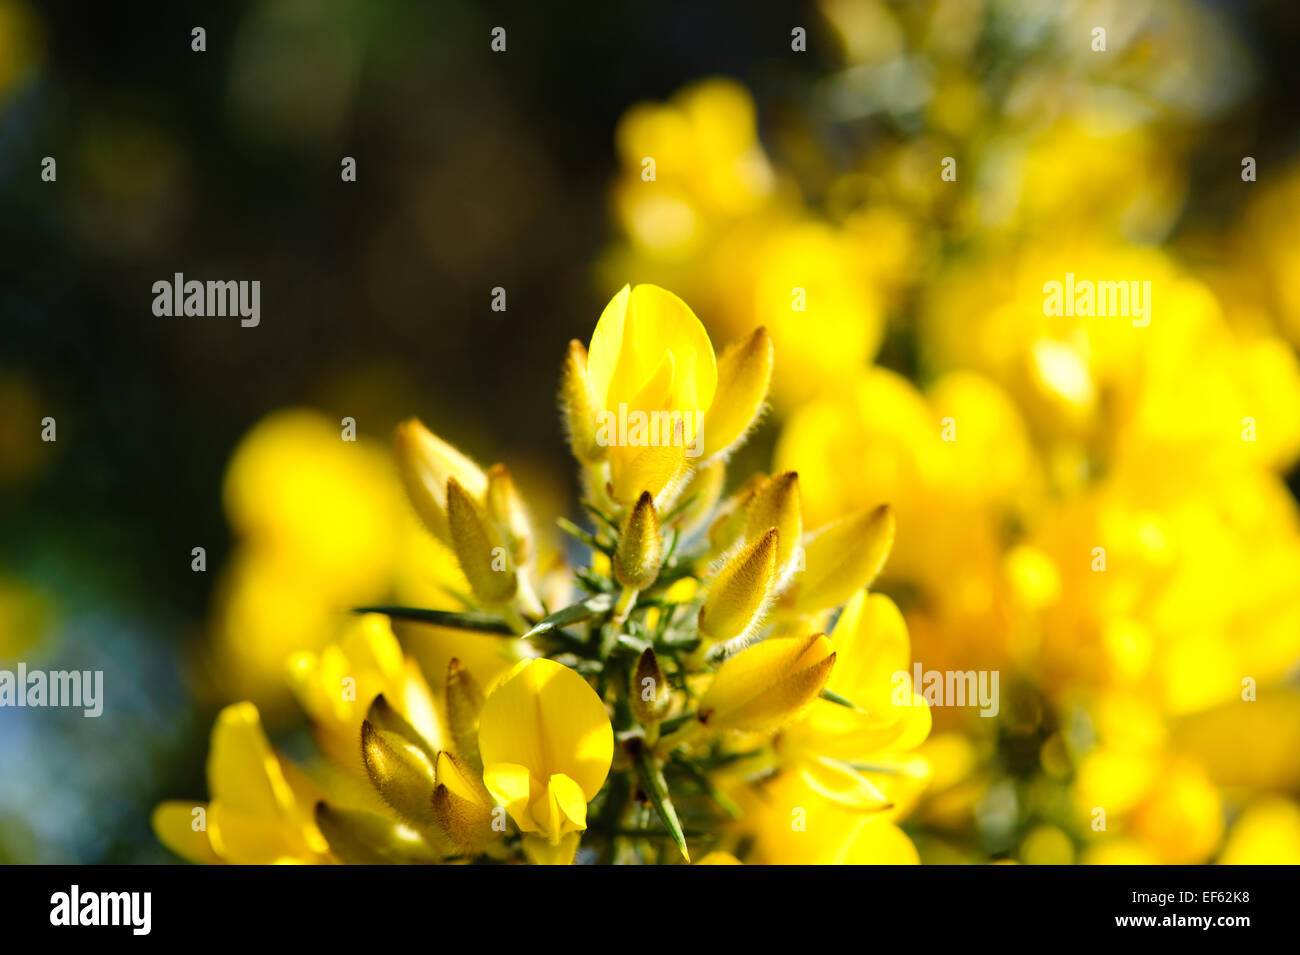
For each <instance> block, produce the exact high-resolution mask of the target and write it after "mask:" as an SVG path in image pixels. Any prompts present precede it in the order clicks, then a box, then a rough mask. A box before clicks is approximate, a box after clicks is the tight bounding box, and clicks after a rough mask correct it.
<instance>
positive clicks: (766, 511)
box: [745, 471, 803, 576]
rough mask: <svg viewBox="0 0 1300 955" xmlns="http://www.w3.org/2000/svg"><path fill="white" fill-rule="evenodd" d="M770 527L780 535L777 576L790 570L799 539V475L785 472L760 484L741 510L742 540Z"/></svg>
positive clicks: (800, 528)
mask: <svg viewBox="0 0 1300 955" xmlns="http://www.w3.org/2000/svg"><path fill="white" fill-rule="evenodd" d="M773 527H775V528H776V529H777V531H779V532H780V535H781V538H780V540H781V544H780V546H779V547H778V548H777V551H776V566H777V574H778V576H779V575H781V574H784V573H785V569H786V568H787V567H789V566H790V559H791V557H792V556H793V554H794V549H795V548H796V547H798V546H799V541H800V539H801V538H802V536H803V516H802V512H801V511H800V505H799V475H798V474H797V473H795V472H794V471H786V472H785V473H784V474H778V475H776V477H773V478H771V479H769V480H767V481H766V482H764V483H763V485H762V486H761V487H760V488H759V489H758V490H757V492H755V494H754V496H753V497H751V498H750V501H749V506H748V507H747V508H746V509H745V539H746V540H754V539H755V538H757V537H758V536H759V535H760V534H764V533H766V532H767V531H768V529H769V528H773Z"/></svg>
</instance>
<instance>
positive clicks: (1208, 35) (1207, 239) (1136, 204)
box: [604, 0, 1300, 863]
mask: <svg viewBox="0 0 1300 955" xmlns="http://www.w3.org/2000/svg"><path fill="white" fill-rule="evenodd" d="M821 6H822V9H823V12H824V13H825V15H826V19H827V21H828V22H829V25H830V26H831V27H832V28H833V31H834V33H835V35H836V36H837V38H838V39H839V41H840V44H841V48H842V52H843V58H844V68H843V69H842V70H841V71H840V72H838V73H837V74H835V75H833V76H832V77H830V78H828V79H827V80H826V81H824V82H823V83H822V84H820V85H819V86H818V87H817V88H815V89H813V90H810V91H808V96H807V100H806V101H805V102H803V103H801V106H800V109H799V110H797V111H793V113H791V112H789V111H787V114H786V115H782V114H781V113H780V111H779V110H774V115H773V118H770V119H769V122H768V123H767V124H766V125H765V126H764V130H765V132H770V136H768V137H765V138H766V140H767V141H768V142H769V143H770V144H773V145H775V146H776V147H777V148H778V149H779V150H780V151H781V152H780V158H779V159H778V158H776V153H775V151H774V152H772V153H769V152H768V151H767V150H765V149H764V146H763V145H762V144H761V143H760V141H759V137H758V129H759V124H758V122H757V120H756V110H755V107H754V104H753V102H752V100H751V99H750V97H749V95H748V93H747V92H746V91H745V90H744V89H743V88H741V87H740V86H738V85H737V84H736V83H734V82H733V81H730V80H705V81H701V82H697V83H694V84H691V85H690V86H688V87H686V88H684V89H683V90H681V91H680V92H679V93H677V94H676V95H675V96H673V97H672V99H670V100H669V101H667V102H663V103H647V104H642V105H639V106H636V107H634V108H632V109H630V110H629V111H628V112H627V113H626V114H625V116H624V118H623V120H622V122H621V124H620V126H619V131H618V135H617V144H618V147H619V150H620V153H621V155H622V160H623V161H622V173H621V175H620V177H619V179H618V181H617V183H616V184H615V186H614V188H613V190H612V191H611V196H610V202H611V206H612V207H613V210H614V212H615V214H616V216H617V217H618V221H619V222H620V224H621V226H622V231H623V234H622V236H621V237H620V238H619V239H618V240H617V241H616V242H614V243H613V244H612V245H611V247H610V249H609V250H608V251H607V253H606V256H605V260H604V266H605V268H606V269H608V270H609V271H610V272H611V273H613V272H618V273H620V274H621V273H625V272H628V271H634V272H636V274H640V275H646V276H648V277H650V278H652V279H653V280H656V281H668V282H672V283H673V286H674V287H675V288H679V289H683V290H685V292H684V294H688V295H689V296H690V297H691V299H692V301H698V302H700V303H701V306H702V314H706V315H708V316H710V317H711V318H712V319H713V320H715V321H717V322H718V323H719V327H721V328H725V329H726V330H727V331H728V332H729V333H731V334H736V335H743V334H744V333H745V332H746V331H747V330H748V329H749V328H751V327H753V326H754V325H757V324H762V325H765V326H767V327H768V328H769V329H771V330H772V334H773V337H774V340H775V341H776V342H777V343H778V347H780V348H781V349H782V354H783V355H790V356H797V359H796V360H795V361H791V362H788V363H786V364H784V366H783V369H782V373H781V374H779V375H778V376H777V381H776V386H775V400H774V404H775V406H776V409H777V412H778V413H779V414H780V415H781V417H782V419H783V428H782V430H781V434H780V437H779V440H778V443H777V446H776V451H775V456H774V461H775V467H776V468H777V469H778V470H785V469H789V470H797V471H798V473H799V479H800V483H801V486H802V490H803V492H804V518H805V520H807V521H809V522H810V523H813V524H815V523H820V522H823V521H826V520H829V519H831V518H833V517H836V516H838V515H841V514H844V513H848V512H851V511H854V510H860V509H864V508H870V507H872V506H874V505H877V504H879V503H881V502H884V501H888V502H889V503H890V505H891V507H892V508H893V510H894V513H895V515H896V517H897V520H898V524H899V544H898V547H897V548H896V550H895V553H894V554H893V556H892V557H891V560H890V563H889V567H888V569H887V571H886V573H885V575H884V578H883V579H882V581H881V584H880V586H881V587H882V589H884V590H886V591H887V592H889V593H890V594H893V595H895V596H896V597H897V599H898V601H899V604H900V606H902V608H903V610H904V612H905V614H906V618H907V622H908V626H909V628H910V630H911V632H912V635H913V638H914V640H915V643H916V647H917V655H918V657H919V658H920V659H921V660H922V661H923V662H924V666H925V668H926V669H927V670H930V669H933V670H935V671H937V672H940V673H965V672H971V671H975V670H979V671H995V672H1000V673H1001V676H1002V681H1001V687H1002V692H1003V696H1004V699H1003V700H1002V703H1001V708H1000V712H999V715H998V716H997V718H995V719H984V718H981V717H980V716H979V715H978V714H977V712H976V711H975V710H973V709H969V708H967V709H965V710H960V709H950V708H943V709H936V710H935V711H934V713H935V720H936V726H937V728H938V730H939V731H940V732H937V733H936V735H935V736H934V737H933V738H932V739H931V740H930V742H929V743H928V744H927V745H926V747H925V748H924V753H925V755H926V756H927V758H929V760H930V761H931V764H932V767H933V776H932V778H931V782H930V787H929V790H928V792H927V795H926V797H925V800H924V802H923V804H922V805H921V807H920V808H919V810H918V812H917V813H916V815H915V816H914V817H913V819H914V821H915V822H916V828H915V830H914V831H916V832H919V833H920V836H919V838H918V842H919V843H920V844H921V846H922V854H923V857H925V858H927V859H934V860H936V861H945V860H960V861H983V860H987V859H990V858H996V859H1014V860H1019V861H1026V862H1038V861H1045V862H1068V861H1088V862H1115V861H1144V862H1171V863H1190V862H1203V861H1207V860H1211V859H1216V858H1217V859H1222V860H1225V861H1234V862H1241V861H1292V862H1294V861H1296V860H1297V859H1300V805H1298V804H1297V803H1296V801H1295V799H1294V792H1295V787H1296V785H1297V779H1298V778H1300V762H1298V761H1297V760H1296V758H1295V755H1294V754H1295V752H1297V751H1300V750H1296V749H1295V747H1296V745H1297V741H1300V695H1298V694H1297V693H1296V691H1295V686H1294V667H1295V662H1296V660H1297V659H1298V658H1300V591H1297V588H1296V581H1297V580H1300V509H1298V508H1297V505H1296V500H1295V496H1294V493H1293V491H1294V488H1295V486H1296V485H1295V482H1294V477H1293V478H1292V483H1291V489H1290V490H1289V489H1288V487H1287V484H1286V476H1287V474H1288V472H1291V473H1292V474H1294V471H1293V468H1294V466H1295V463H1296V461H1297V459H1298V457H1300V416H1298V415H1297V413H1296V409H1297V408H1300V362H1298V361H1297V356H1296V352H1295V350H1294V348H1293V347H1292V345H1291V344H1289V343H1288V341H1287V338H1288V337H1289V338H1290V339H1291V342H1292V343H1294V342H1295V341H1297V337H1296V327H1297V325H1296V321H1295V316H1296V313H1297V309H1296V307H1295V295H1294V292H1293V290H1292V289H1291V288H1290V287H1289V285H1288V281H1287V280H1288V278H1289V277H1290V276H1291V275H1292V274H1293V272H1294V253H1293V252H1292V251H1291V250H1292V249H1293V248H1294V245H1295V227H1294V218H1295V217H1294V215H1293V214H1292V213H1293V211H1294V209H1295V208H1296V197H1297V196H1298V195H1300V188H1297V183H1300V174H1297V173H1296V172H1295V171H1292V172H1289V173H1287V172H1285V171H1283V173H1282V175H1280V176H1279V175H1270V176H1269V177H1267V178H1268V179H1269V180H1270V181H1269V182H1268V183H1265V182H1264V181H1263V177H1261V181H1260V183H1259V184H1258V186H1257V185H1255V184H1254V183H1253V181H1251V180H1247V179H1246V178H1245V176H1244V175H1243V174H1242V167H1241V166H1240V165H1239V161H1240V157H1235V156H1229V161H1228V163H1227V165H1224V166H1222V167H1221V172H1220V171H1216V172H1214V173H1213V174H1212V175H1210V176H1209V177H1208V180H1209V181H1213V182H1216V183H1221V186H1217V187H1216V190H1215V196H1216V199H1217V197H1221V198H1222V205H1224V207H1225V208H1236V209H1237V211H1238V214H1239V216H1240V219H1239V222H1238V223H1237V224H1235V225H1231V226H1230V227H1229V228H1228V229H1226V230H1225V229H1224V228H1222V227H1220V226H1218V224H1217V223H1215V222H1213V221H1210V222H1207V221H1205V220H1204V219H1203V218H1200V219H1198V218H1196V217H1194V216H1187V217H1186V218H1187V222H1185V223H1183V224H1182V228H1181V230H1180V231H1179V232H1175V228H1174V227H1175V224H1176V223H1179V218H1180V216H1183V215H1184V213H1185V211H1186V210H1187V209H1188V208H1189V207H1190V206H1191V205H1192V203H1191V202H1189V198H1193V197H1191V196H1189V183H1190V182H1191V181H1192V176H1193V172H1194V169H1195V166H1194V164H1193V159H1194V158H1195V156H1194V153H1193V149H1194V147H1197V146H1198V138H1201V137H1204V136H1205V133H1204V130H1205V128H1207V124H1208V123H1210V122H1212V121H1213V120H1214V119H1215V117H1216V114H1219V113H1221V112H1222V111H1223V109H1224V107H1225V106H1227V105H1228V104H1230V103H1231V102H1233V100H1234V98H1236V97H1239V96H1240V95H1241V94H1242V87H1241V85H1240V84H1239V83H1238V82H1237V80H1236V79H1235V78H1236V77H1239V76H1241V75H1244V74H1245V73H1246V72H1248V70H1247V69H1246V66H1245V63H1244V62H1243V59H1244V55H1243V51H1242V50H1241V48H1240V47H1239V46H1238V45H1237V44H1236V43H1235V41H1234V39H1233V36H1232V33H1231V31H1230V30H1229V29H1227V28H1226V25H1224V24H1221V23H1218V22H1215V21H1213V20H1212V18H1211V15H1210V14H1209V13H1207V12H1206V11H1204V10H1203V9H1202V8H1201V7H1200V5H1198V4H1195V3H1184V2H1180V0H1168V2H1162V3H1159V4H1145V5H1138V6H1137V7H1135V8H1134V9H1133V10H1132V11H1131V12H1130V15H1129V16H1127V17H1125V18H1123V23H1122V24H1121V22H1120V21H1119V20H1117V19H1115V18H1113V17H1110V16H1105V15H1103V13H1104V12H1105V9H1106V5H1105V4H1102V3H1080V4H1076V5H1073V6H1070V7H1065V6H1061V7H1059V8H1058V7H1051V8H1050V9H1049V8H1048V7H1044V8H1043V9H1042V10H1040V11H1037V12H1036V13H1035V14H1034V15H1033V18H1032V22H1029V21H1026V20H1025V19H1024V11H1023V10H1022V9H1020V8H1019V7H1017V6H1016V5H1014V4H1006V3H998V2H990V3H981V4H960V3H946V2H942V0H934V2H925V3H918V4H912V5H908V7H907V9H905V10H904V9H902V8H900V7H898V6H897V5H891V4H887V3H882V2H877V0H836V2H826V3H824V4H822V5H821ZM1102 23H1105V24H1107V25H1108V27H1109V31H1108V32H1109V35H1108V37H1107V42H1108V46H1107V48H1106V52H1105V54H1104V55H1103V54H1100V53H1097V52H1094V49H1091V48H1090V47H1089V43H1088V37H1089V35H1090V33H1092V32H1095V27H1096V26H1097V25H1098V24H1102ZM1189 62H1195V63H1197V64H1198V68H1197V70H1196V71H1195V72H1194V73H1193V72H1189V71H1187V70H1186V69H1185V67H1180V66H1179V65H1178V64H1186V63H1189ZM990 64H998V66H997V68H996V69H992V70H991V69H990ZM1153 103H1154V104H1158V108H1157V109H1156V110H1154V111H1153V110H1152V109H1151V108H1150V107H1151V104H1153ZM765 118H766V117H765ZM1199 146H1200V148H1202V149H1203V150H1205V149H1208V148H1209V147H1211V146H1212V144H1208V143H1205V142H1204V141H1201V142H1199ZM645 157H654V158H655V159H656V165H655V179H654V181H646V177H645V174H644V169H645V166H644V158H645ZM1252 162H1253V160H1252ZM1201 165H1202V166H1204V165H1206V163H1205V162H1204V160H1202V162H1201ZM1211 165H1212V164H1211ZM1256 190H1258V191H1256ZM1233 204H1235V206H1234V205H1233ZM1067 276H1069V278H1068V279H1067ZM1075 277H1077V278H1078V279H1079V280H1081V284H1082V281H1084V280H1102V281H1113V282H1123V283H1126V284H1127V283H1128V282H1129V281H1130V280H1131V281H1134V282H1137V281H1138V280H1141V282H1143V283H1148V284H1147V286H1146V287H1147V288H1149V290H1150V297H1149V298H1148V300H1147V301H1146V302H1145V307H1146V308H1147V309H1148V312H1147V314H1145V315H1143V316H1141V317H1137V316H1136V315H1135V316H1134V317H1133V318H1132V320H1130V317H1128V316H1125V317H1117V316H1115V315H1113V314H1110V315H1107V314H1105V313H1097V314H1090V313H1091V312H1095V311H1096V310H1095V309H1093V308H1091V307H1086V308H1084V307H1081V308H1078V309H1076V308H1074V307H1073V306H1074V305H1075V304H1076V303H1075V302H1074V301H1071V302H1070V303H1069V305H1070V307H1068V308H1056V307H1052V306H1051V303H1050V301H1048V296H1047V295H1046V294H1045V293H1047V291H1048V289H1049V288H1050V287H1055V286H1053V284H1052V283H1056V285H1057V286H1059V285H1061V284H1062V283H1063V282H1066V283H1069V286H1070V287H1072V286H1073V279H1074V278H1075ZM1291 284H1293V283H1291ZM1139 287H1141V286H1139ZM873 358H877V359H878V361H879V362H880V365H877V366H872V365H871V364H870V362H871V360H872V359H873ZM1265 728H1267V729H1265ZM1288 747H1289V748H1290V750H1291V752H1290V755H1287V749H1288ZM1286 793H1290V795H1289V796H1287V795H1282V794H1286Z"/></svg>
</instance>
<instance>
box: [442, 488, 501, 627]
mask: <svg viewBox="0 0 1300 955" xmlns="http://www.w3.org/2000/svg"><path fill="white" fill-rule="evenodd" d="M447 524H448V526H449V527H450V529H451V546H452V550H454V551H455V552H456V560H457V561H458V562H459V563H460V569H461V571H462V572H463V573H464V574H465V579H466V580H468V581H469V586H470V589H471V590H473V591H474V596H475V597H476V598H478V600H479V602H480V603H483V604H487V605H489V606H491V605H493V604H501V603H504V602H505V601H507V600H509V599H510V598H511V597H513V596H514V595H515V589H516V587H517V586H518V581H517V580H516V579H515V562H514V558H513V557H512V556H511V554H510V550H509V548H507V547H506V541H505V538H504V537H503V536H502V535H501V533H500V531H498V530H497V529H496V528H495V527H494V526H493V525H492V524H490V523H489V522H488V520H487V516H486V514H484V512H483V509H482V508H481V507H479V505H478V502H477V501H475V500H474V498H473V497H471V496H470V495H469V493H468V492H466V490H465V489H464V488H463V487H461V485H460V482H459V481H457V480H456V479H455V478H454V477H453V478H448V480H447Z"/></svg>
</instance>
